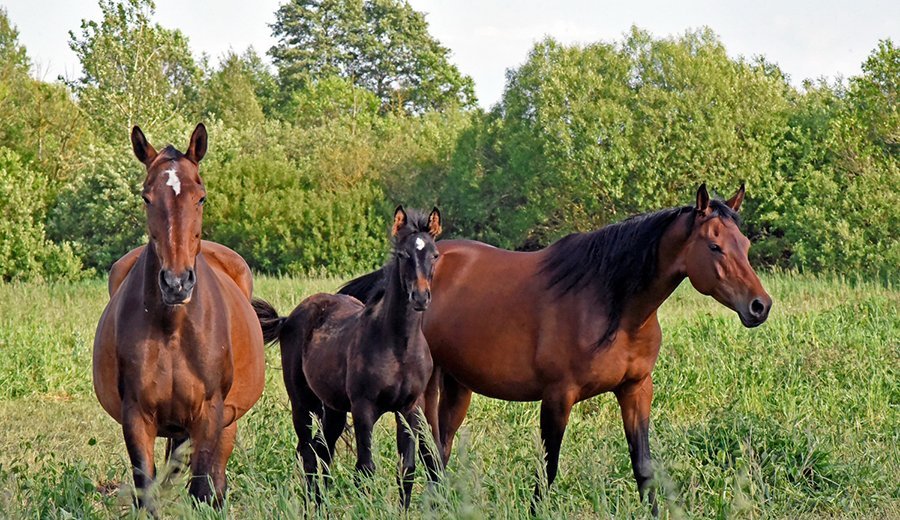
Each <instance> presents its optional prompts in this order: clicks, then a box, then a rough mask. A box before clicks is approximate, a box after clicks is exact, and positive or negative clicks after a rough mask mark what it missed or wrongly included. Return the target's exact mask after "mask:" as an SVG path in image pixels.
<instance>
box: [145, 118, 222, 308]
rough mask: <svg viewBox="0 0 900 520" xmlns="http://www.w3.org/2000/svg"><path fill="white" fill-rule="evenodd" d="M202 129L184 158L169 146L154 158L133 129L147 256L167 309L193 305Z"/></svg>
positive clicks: (202, 192)
mask: <svg viewBox="0 0 900 520" xmlns="http://www.w3.org/2000/svg"><path fill="white" fill-rule="evenodd" d="M206 143H207V136H206V127H204V126H203V123H201V124H199V125H197V128H195V129H194V133H193V134H191V142H190V144H189V145H188V149H187V153H185V154H182V153H181V152H179V151H178V150H176V149H175V148H173V147H172V146H171V145H170V146H167V147H166V148H164V149H163V150H162V151H161V152H159V153H157V152H156V150H155V149H154V148H153V146H152V145H150V143H148V142H147V138H146V137H144V133H143V132H141V129H140V128H138V127H137V126H135V127H134V128H133V129H132V130H131V145H132V148H133V149H134V155H135V156H136V157H137V158H138V160H139V161H141V162H142V163H144V166H146V167H147V178H146V179H145V180H144V189H143V192H142V193H141V196H142V197H143V199H144V207H145V208H146V210H147V231H148V232H149V234H150V246H151V254H156V257H157V259H158V261H159V266H160V270H159V275H158V277H157V279H158V282H159V289H160V293H161V295H162V301H163V303H165V304H166V305H182V304H185V303H187V302H189V301H190V300H191V295H192V294H193V290H194V284H196V282H197V275H196V273H195V272H194V265H195V262H196V258H197V254H198V253H199V252H200V228H201V224H202V222H203V203H204V202H205V201H206V188H204V186H203V181H202V180H201V179H200V173H199V168H198V165H199V163H200V160H201V159H203V156H204V155H205V154H206Z"/></svg>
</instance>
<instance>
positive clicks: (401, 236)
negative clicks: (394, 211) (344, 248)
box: [338, 209, 429, 307]
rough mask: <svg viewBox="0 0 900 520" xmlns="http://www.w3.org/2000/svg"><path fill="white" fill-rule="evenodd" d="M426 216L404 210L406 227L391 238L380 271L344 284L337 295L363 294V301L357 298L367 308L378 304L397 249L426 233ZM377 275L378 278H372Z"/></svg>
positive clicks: (388, 277)
mask: <svg viewBox="0 0 900 520" xmlns="http://www.w3.org/2000/svg"><path fill="white" fill-rule="evenodd" d="M428 229H429V224H428V216H427V215H425V214H424V213H421V212H419V211H417V210H414V209H408V210H406V225H405V226H403V227H402V228H400V229H399V230H398V231H397V234H396V235H392V236H391V254H390V257H389V258H388V261H387V262H385V264H384V265H383V266H382V267H381V269H379V270H377V271H375V272H374V273H371V274H370V275H366V276H364V277H360V278H357V279H354V280H351V281H350V282H347V283H346V284H344V285H343V286H342V287H341V288H340V290H339V291H338V294H365V297H364V298H365V299H363V298H358V299H359V300H360V301H362V302H363V303H364V304H365V305H366V306H367V307H372V306H374V305H375V304H377V303H378V302H380V301H381V300H382V299H383V298H384V295H385V292H386V290H387V284H388V280H389V279H390V278H391V273H393V272H394V270H393V269H391V266H392V265H393V264H394V262H396V261H397V248H398V247H399V246H400V244H402V243H403V241H404V240H406V238H407V237H408V236H410V235H412V234H415V233H428ZM374 274H378V275H380V276H377V277H376V276H372V275H374Z"/></svg>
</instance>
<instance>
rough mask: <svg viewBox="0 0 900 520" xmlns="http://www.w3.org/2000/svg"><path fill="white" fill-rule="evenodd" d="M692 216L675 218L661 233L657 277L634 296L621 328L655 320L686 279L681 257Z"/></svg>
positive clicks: (632, 327) (625, 311)
mask: <svg viewBox="0 0 900 520" xmlns="http://www.w3.org/2000/svg"><path fill="white" fill-rule="evenodd" d="M693 218H694V217H693V214H692V213H685V214H683V215H680V216H678V217H677V218H676V219H675V220H674V221H673V222H672V223H671V224H670V225H669V227H668V228H667V229H666V231H665V232H664V233H663V236H662V237H661V238H660V241H659V246H658V247H659V250H658V252H657V259H656V262H657V264H656V276H655V278H654V279H653V280H652V281H651V282H650V283H649V284H647V287H646V288H644V289H643V290H642V291H640V292H638V293H637V294H635V295H634V297H633V299H632V301H631V302H629V303H628V304H627V305H626V306H625V308H624V309H623V312H622V327H623V328H626V329H632V330H635V329H639V328H640V327H641V326H643V325H644V324H645V323H647V321H648V320H651V319H654V318H655V317H656V311H657V310H658V309H659V307H660V306H661V305H662V304H663V302H665V301H666V300H667V299H668V298H669V296H671V295H672V293H673V292H674V291H675V289H677V288H678V286H679V285H680V284H681V282H682V281H684V279H685V278H686V277H687V273H686V271H685V268H684V264H683V260H682V253H683V249H684V246H685V245H686V244H687V239H688V238H689V237H690V232H691V231H690V225H689V224H690V223H689V221H688V219H693Z"/></svg>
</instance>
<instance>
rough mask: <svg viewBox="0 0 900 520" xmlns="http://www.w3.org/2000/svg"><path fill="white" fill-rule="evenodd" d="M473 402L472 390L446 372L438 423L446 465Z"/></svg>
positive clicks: (442, 383)
mask: <svg viewBox="0 0 900 520" xmlns="http://www.w3.org/2000/svg"><path fill="white" fill-rule="evenodd" d="M471 402H472V391H471V390H469V389H468V388H466V387H464V386H462V384H460V382H459V381H457V380H456V379H454V378H453V376H451V375H450V374H448V373H446V372H444V373H443V377H442V382H441V401H440V405H439V406H438V424H439V425H440V430H441V442H440V444H439V446H441V447H442V448H443V453H442V455H443V462H444V466H446V465H447V461H449V460H450V451H451V450H452V449H453V437H454V436H455V435H456V431H457V430H458V429H459V427H460V425H461V424H462V422H463V419H465V418H466V412H467V411H468V410H469V404H471Z"/></svg>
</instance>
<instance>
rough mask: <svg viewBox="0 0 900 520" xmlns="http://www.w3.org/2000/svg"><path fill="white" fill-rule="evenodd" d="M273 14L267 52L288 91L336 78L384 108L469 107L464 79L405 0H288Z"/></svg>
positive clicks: (470, 89) (470, 87) (469, 89)
mask: <svg viewBox="0 0 900 520" xmlns="http://www.w3.org/2000/svg"><path fill="white" fill-rule="evenodd" d="M275 17H276V21H275V23H274V24H273V25H272V30H273V35H274V36H275V37H277V38H278V44H277V45H276V46H275V47H273V48H272V49H271V51H270V54H271V55H272V58H273V59H274V62H275V65H276V66H277V67H278V71H279V76H280V78H281V82H282V84H283V85H284V86H286V87H287V88H288V90H295V89H296V88H297V87H302V86H305V85H308V84H310V83H315V82H316V81H319V80H320V79H321V78H328V77H330V76H339V77H342V78H346V79H348V80H350V81H352V82H353V83H354V84H356V85H358V86H360V87H362V88H364V89H367V90H369V91H370V92H373V93H374V94H375V95H376V96H378V98H379V99H380V100H381V102H382V104H383V107H384V108H385V109H386V110H394V109H400V110H406V111H410V112H424V111H427V110H432V109H446V108H454V107H460V106H462V107H467V106H471V105H473V104H474V102H475V94H474V84H473V83H472V79H471V78H469V77H467V76H464V75H463V74H461V73H460V72H459V70H458V69H457V68H456V67H455V66H454V65H453V64H451V63H450V61H449V60H448V55H449V54H450V52H449V50H448V49H447V48H446V47H444V46H442V45H441V44H440V43H439V42H438V41H437V40H435V39H434V38H433V37H432V36H431V35H430V34H428V24H427V23H426V22H425V16H424V15H423V14H422V13H419V12H417V11H415V10H413V8H412V7H411V6H410V5H409V3H408V2H407V1H406V0H290V1H288V2H285V3H284V4H282V5H281V7H279V8H278V11H276V12H275Z"/></svg>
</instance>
